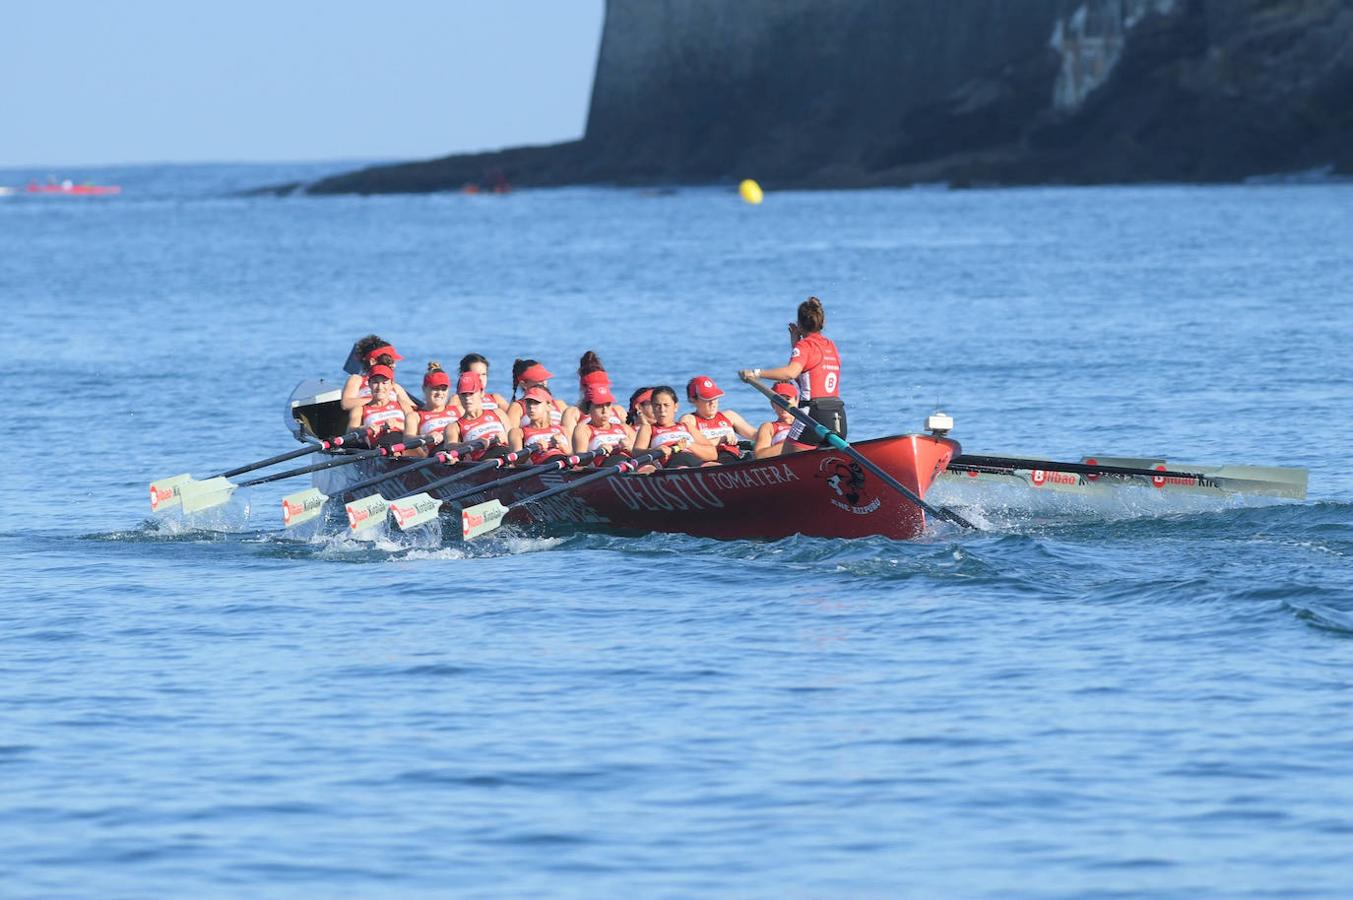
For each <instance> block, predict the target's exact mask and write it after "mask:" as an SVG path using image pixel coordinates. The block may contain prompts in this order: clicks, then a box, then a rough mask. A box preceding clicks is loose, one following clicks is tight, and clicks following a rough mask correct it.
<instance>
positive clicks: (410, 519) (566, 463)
mask: <svg viewBox="0 0 1353 900" xmlns="http://www.w3.org/2000/svg"><path fill="white" fill-rule="evenodd" d="M518 452H521V453H527V452H529V451H526V450H522V451H518ZM596 455H597V454H596V452H595V451H591V450H589V451H587V452H586V453H576V454H574V455H572V456H558V457H553V458H551V459H547V460H545V461H544V462H541V463H536V464H535V465H531V466H527V467H525V468H524V469H522V470H520V471H517V472H512V473H511V474H508V475H504V476H502V477H501V478H495V479H493V480H492V481H486V482H484V483H483V484H476V485H474V486H473V487H468V488H466V489H465V490H463V491H457V492H456V493H454V494H452V495H451V496H449V497H441V498H438V497H433V496H432V495H431V494H428V493H426V492H424V493H418V494H414V495H413V496H412V497H406V498H404V499H403V500H394V501H391V503H390V511H391V512H392V513H394V516H395V524H397V525H398V526H399V530H400V531H408V530H409V529H410V528H414V527H416V526H418V525H422V524H423V523H424V522H427V521H429V520H431V519H435V518H436V517H437V514H438V513H439V512H440V511H441V508H442V506H444V505H445V504H447V503H454V502H456V501H457V500H460V499H463V498H465V497H473V496H474V495H475V494H482V493H484V492H485V491H492V490H497V489H498V488H500V487H504V486H506V485H509V484H514V483H516V482H518V481H521V480H523V479H526V478H530V477H532V476H534V475H538V474H539V473H540V472H542V471H549V470H551V469H567V468H571V467H573V466H576V465H579V464H581V463H585V462H590V461H591V460H592V458H593V457H595V456H596Z"/></svg>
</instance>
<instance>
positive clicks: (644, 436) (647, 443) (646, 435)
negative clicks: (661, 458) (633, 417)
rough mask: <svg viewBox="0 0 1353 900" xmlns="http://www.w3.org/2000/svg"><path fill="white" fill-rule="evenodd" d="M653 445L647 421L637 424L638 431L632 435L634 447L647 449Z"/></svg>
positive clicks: (651, 433) (651, 430)
mask: <svg viewBox="0 0 1353 900" xmlns="http://www.w3.org/2000/svg"><path fill="white" fill-rule="evenodd" d="M652 446H653V429H652V428H650V427H649V425H648V423H647V422H645V423H644V424H642V425H640V426H639V433H638V434H636V435H635V436H634V449H636V450H648V449H649V448H651V447H652Z"/></svg>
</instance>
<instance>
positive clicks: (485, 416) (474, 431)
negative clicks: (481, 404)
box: [459, 409, 507, 443]
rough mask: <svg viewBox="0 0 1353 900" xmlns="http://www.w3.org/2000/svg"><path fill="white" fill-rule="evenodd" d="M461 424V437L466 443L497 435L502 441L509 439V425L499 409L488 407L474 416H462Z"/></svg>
mask: <svg viewBox="0 0 1353 900" xmlns="http://www.w3.org/2000/svg"><path fill="white" fill-rule="evenodd" d="M459 424H460V439H461V441H462V442H464V443H469V442H470V441H478V440H481V439H483V440H488V439H491V438H495V437H496V438H497V439H498V440H500V441H506V440H507V426H506V424H505V423H504V422H503V417H502V414H501V413H499V412H498V411H497V410H493V409H486V410H484V411H483V412H481V413H480V414H479V415H477V416H475V417H474V418H469V417H466V416H462V417H461V418H460V422H459Z"/></svg>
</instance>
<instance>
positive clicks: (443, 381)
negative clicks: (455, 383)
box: [423, 369, 451, 387]
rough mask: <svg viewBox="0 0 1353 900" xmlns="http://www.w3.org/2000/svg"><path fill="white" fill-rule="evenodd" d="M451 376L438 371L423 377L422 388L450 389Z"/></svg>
mask: <svg viewBox="0 0 1353 900" xmlns="http://www.w3.org/2000/svg"><path fill="white" fill-rule="evenodd" d="M450 386H451V376H450V375H448V374H446V373H445V372H443V371H442V370H441V369H438V370H437V371H435V372H429V373H427V374H426V375H424V376H423V387H450Z"/></svg>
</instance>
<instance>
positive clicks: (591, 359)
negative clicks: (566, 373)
mask: <svg viewBox="0 0 1353 900" xmlns="http://www.w3.org/2000/svg"><path fill="white" fill-rule="evenodd" d="M605 371H606V367H605V366H603V365H602V364H601V357H600V356H597V351H595V350H588V351H587V352H586V353H584V354H583V355H582V358H581V359H579V360H578V377H579V378H582V377H583V376H584V375H591V374H592V373H593V372H605Z"/></svg>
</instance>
